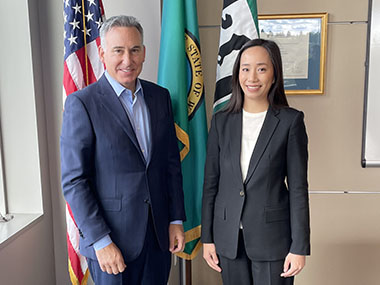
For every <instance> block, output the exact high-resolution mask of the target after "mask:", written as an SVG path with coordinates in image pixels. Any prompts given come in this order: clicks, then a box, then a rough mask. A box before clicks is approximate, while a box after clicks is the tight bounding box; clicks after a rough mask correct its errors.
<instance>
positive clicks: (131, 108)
mask: <svg viewBox="0 0 380 285" xmlns="http://www.w3.org/2000/svg"><path fill="white" fill-rule="evenodd" d="M104 74H105V77H106V78H107V80H108V82H109V83H110V84H111V86H112V88H113V90H114V91H115V93H116V95H117V97H118V98H119V100H120V102H121V103H122V105H123V107H124V110H125V112H126V113H127V115H128V118H129V120H130V122H131V124H132V127H133V130H134V131H135V134H136V137H137V141H138V142H139V145H140V149H141V152H142V153H143V155H144V158H145V161H146V162H149V158H150V157H149V155H150V146H151V143H150V138H151V134H150V118H149V111H148V108H147V106H146V104H145V100H144V92H143V89H142V87H141V83H140V80H139V79H137V80H136V90H135V93H134V94H133V95H134V96H132V91H131V90H129V89H127V88H125V87H124V86H123V85H121V84H120V83H119V82H117V81H116V80H115V79H113V78H112V77H111V75H109V73H108V72H107V71H105V72H104ZM171 224H182V221H180V220H178V221H172V222H171ZM111 243H112V240H111V238H110V236H109V235H106V236H104V237H103V238H101V239H100V240H98V241H97V242H95V243H94V249H95V250H99V249H102V248H104V247H106V246H107V245H109V244H111Z"/></svg>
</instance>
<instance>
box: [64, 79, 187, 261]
mask: <svg viewBox="0 0 380 285" xmlns="http://www.w3.org/2000/svg"><path fill="white" fill-rule="evenodd" d="M140 82H141V86H142V88H143V92H144V100H145V102H146V105H147V108H148V111H149V116H150V132H151V141H150V156H149V157H150V159H149V161H148V162H146V161H145V159H144V156H143V154H142V152H141V150H140V147H139V144H138V141H137V138H136V135H135V133H134V130H133V128H132V125H131V123H130V121H129V118H128V116H127V114H126V112H125V110H124V109H123V106H122V104H121V102H120V100H119V98H118V97H117V95H116V94H115V92H114V90H113V88H112V87H111V85H110V84H109V82H108V81H107V79H106V78H105V76H104V75H103V76H102V77H101V78H100V79H99V81H97V82H96V83H94V84H92V85H90V86H88V87H86V88H84V89H82V90H80V91H78V92H75V93H73V94H71V95H70V96H68V97H67V99H66V102H65V110H64V114H63V124H62V134H61V170H62V189H63V194H64V196H65V199H66V201H67V202H68V204H69V206H70V208H71V210H72V213H73V215H74V219H75V222H76V223H77V226H78V228H79V233H80V252H81V254H82V255H84V256H86V257H89V258H93V259H96V255H95V251H94V249H93V243H94V242H96V241H98V240H99V239H101V238H102V237H104V236H105V235H107V234H109V235H110V237H111V239H112V241H113V242H114V243H115V244H116V245H117V246H118V247H119V249H120V250H121V252H122V254H123V257H124V260H125V261H126V262H128V261H131V260H133V259H135V258H136V257H137V256H138V255H139V253H140V252H141V250H142V247H143V244H144V239H145V233H146V228H147V223H148V215H149V208H151V211H152V216H153V223H154V228H155V232H156V235H157V238H158V242H159V244H160V247H161V248H162V249H163V250H167V249H168V245H169V233H168V227H169V223H170V221H173V220H185V210H184V202H183V190H182V176H181V166H180V158H179V152H178V144H177V141H176V136H175V128H174V121H173V115H172V109H171V101H170V96H169V92H168V91H167V90H166V89H164V88H162V87H159V86H158V85H156V84H153V83H151V82H147V81H144V80H140Z"/></svg>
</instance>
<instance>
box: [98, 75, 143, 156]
mask: <svg viewBox="0 0 380 285" xmlns="http://www.w3.org/2000/svg"><path fill="white" fill-rule="evenodd" d="M98 83H99V85H100V87H101V92H100V93H101V96H100V98H101V99H100V102H101V104H102V105H103V106H104V107H105V109H106V110H107V111H109V112H110V113H111V115H112V116H113V117H114V118H115V120H116V122H117V123H118V124H119V125H120V126H121V127H122V128H123V130H124V131H125V132H126V133H127V135H128V136H129V138H130V139H131V141H132V142H133V144H134V145H135V147H136V148H137V149H138V151H139V152H141V151H140V146H139V143H138V141H137V138H136V135H135V132H134V130H133V127H132V125H131V122H130V121H129V118H128V115H127V114H126V112H125V110H124V108H123V106H122V104H121V102H120V100H119V98H118V97H117V95H116V94H115V91H114V90H113V89H112V87H111V85H110V84H109V83H108V81H107V79H106V77H105V76H104V75H103V76H102V77H101V78H100V79H99V81H98ZM141 155H142V154H141Z"/></svg>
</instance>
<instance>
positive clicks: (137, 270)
mask: <svg viewBox="0 0 380 285" xmlns="http://www.w3.org/2000/svg"><path fill="white" fill-rule="evenodd" d="M87 262H88V268H89V270H90V274H91V277H92V279H93V280H94V282H95V284H96V285H166V284H167V282H168V279H169V273H170V267H171V253H170V252H169V251H162V250H161V248H160V246H159V244H158V240H157V237H156V233H155V231H154V225H153V222H152V217H151V213H149V222H148V227H147V232H146V236H145V242H144V247H143V249H142V251H141V254H140V255H139V257H138V258H137V259H135V260H133V261H131V262H127V263H126V265H127V268H126V269H125V270H124V272H122V273H119V274H117V275H113V274H108V273H107V272H103V271H101V269H100V266H99V263H98V261H97V260H93V259H89V258H88V259H87Z"/></svg>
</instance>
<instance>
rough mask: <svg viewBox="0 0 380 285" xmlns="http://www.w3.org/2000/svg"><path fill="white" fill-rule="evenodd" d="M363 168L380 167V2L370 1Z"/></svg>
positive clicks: (379, 0) (376, 0) (377, 0)
mask: <svg viewBox="0 0 380 285" xmlns="http://www.w3.org/2000/svg"><path fill="white" fill-rule="evenodd" d="M364 96H365V100H364V120H363V144H362V166H363V167H380V0H370V1H369V14H368V36H367V56H366V81H365V95H364Z"/></svg>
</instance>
